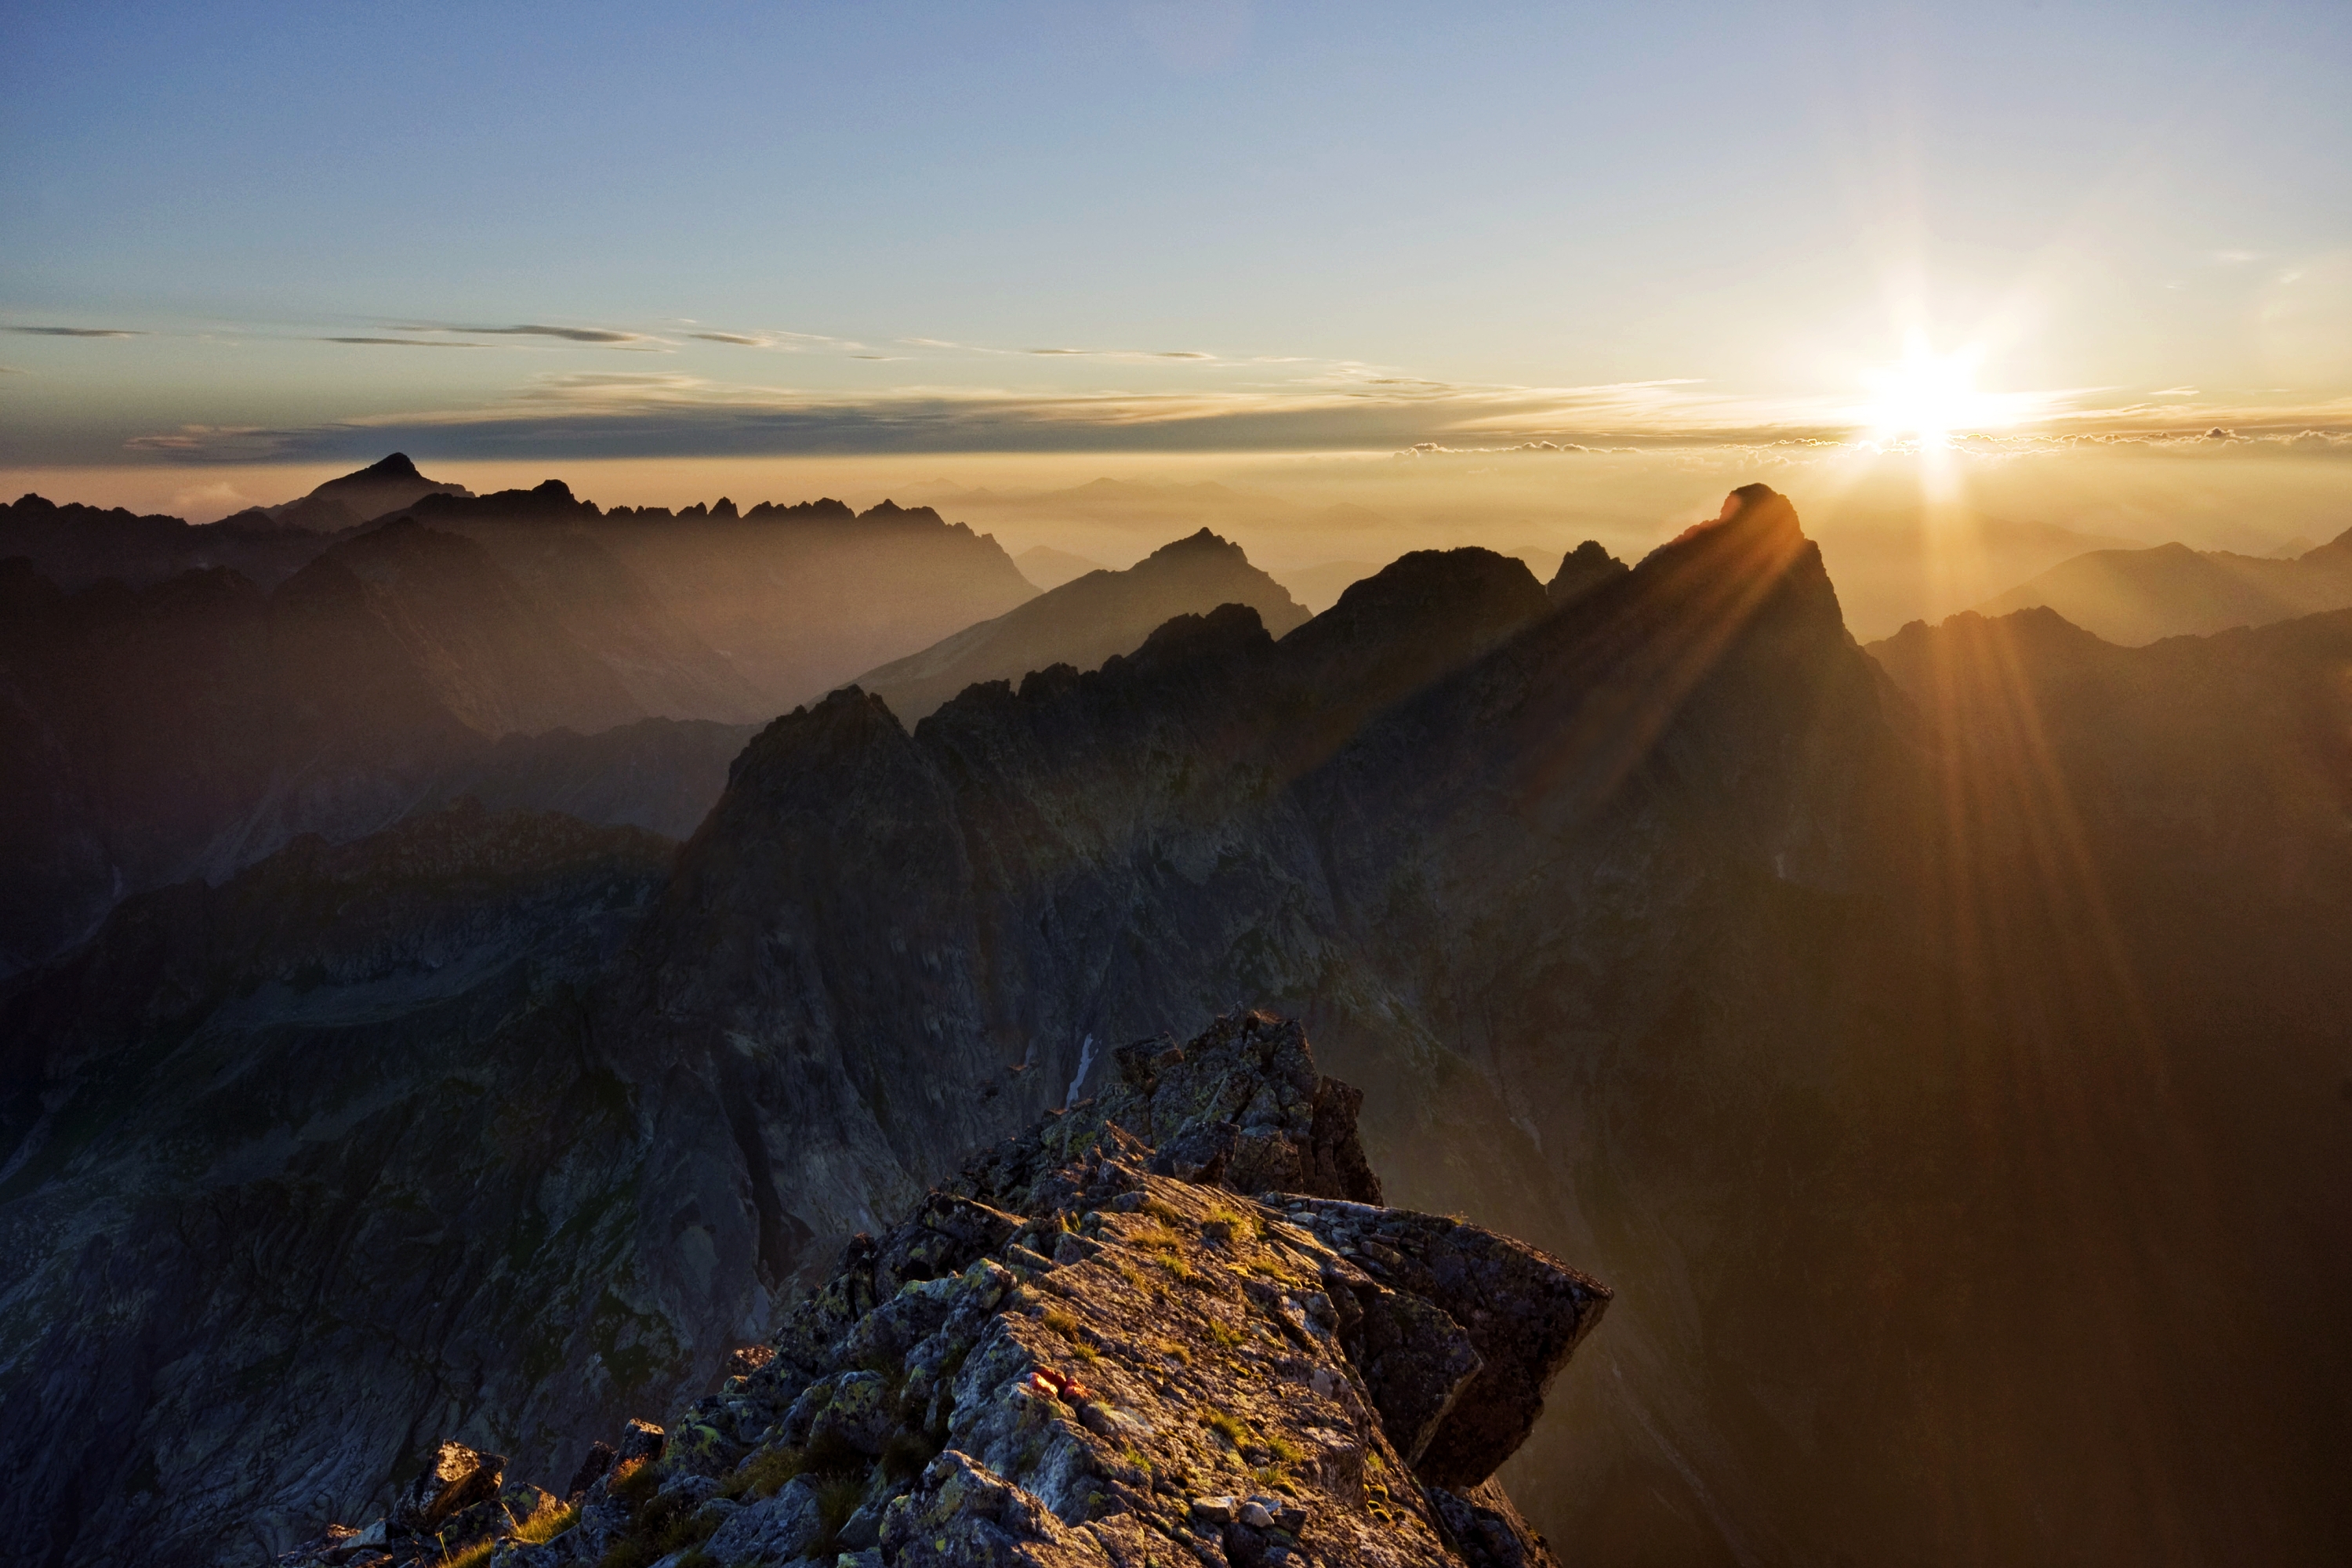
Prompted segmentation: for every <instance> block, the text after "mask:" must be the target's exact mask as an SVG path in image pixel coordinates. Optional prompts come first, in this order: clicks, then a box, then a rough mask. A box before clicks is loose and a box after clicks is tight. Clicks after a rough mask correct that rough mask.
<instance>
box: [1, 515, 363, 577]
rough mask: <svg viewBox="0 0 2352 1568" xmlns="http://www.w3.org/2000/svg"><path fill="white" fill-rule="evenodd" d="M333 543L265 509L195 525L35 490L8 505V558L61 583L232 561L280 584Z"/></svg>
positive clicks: (4, 529)
mask: <svg viewBox="0 0 2352 1568" xmlns="http://www.w3.org/2000/svg"><path fill="white" fill-rule="evenodd" d="M330 542H331V540H330V539H328V538H325V537H321V536H320V534H318V533H314V532H312V531H310V530H309V529H306V528H298V527H295V526H293V525H291V524H288V523H283V522H280V521H278V520H277V519H276V518H274V517H272V516H270V515H269V514H268V512H267V511H264V510H261V509H260V508H258V507H255V508H251V509H248V510H245V511H241V512H239V513H237V514H236V516H234V517H230V518H225V519H223V520H222V521H219V522H213V523H192V522H188V521H184V520H183V519H180V518H176V517H164V516H161V515H158V514H154V513H150V514H148V515H146V516H143V517H142V516H137V515H134V514H132V513H131V512H129V511H126V510H123V509H122V508H121V507H113V508H105V507H95V506H82V505H79V504H78V503H76V502H71V501H68V502H66V503H64V504H62V505H60V504H58V503H57V502H55V501H51V500H45V499H43V498H42V497H40V496H37V495H27V496H25V497H23V498H22V499H20V500H16V501H15V502H13V503H10V504H7V505H0V561H5V560H7V559H9V558H10V557H12V556H21V557H23V558H24V559H25V560H26V562H28V563H30V564H31V565H32V566H33V568H34V569H35V570H36V571H37V572H38V573H39V574H41V575H42V576H44V577H46V578H47V579H48V580H49V581H50V582H51V583H54V584H57V585H58V586H59V587H61V588H67V589H73V588H86V587H88V586H89V584H92V583H98V582H103V581H105V580H106V579H108V578H112V579H113V580H114V581H116V582H119V583H122V584H127V585H129V586H131V587H133V588H143V587H146V586H148V585H149V584H154V583H160V582H162V581H163V579H164V578H166V577H176V576H178V575H179V574H181V573H183V572H201V571H205V570H208V569H209V568H212V567H215V566H225V567H227V568H229V569H230V570H232V571H234V572H236V574H239V575H240V576H243V577H245V578H247V579H248V580H250V581H252V582H254V583H257V584H260V585H261V586H262V587H265V588H268V587H274V586H276V585H277V584H278V583H280V582H282V581H284V580H285V579H286V578H287V577H289V576H290V575H292V574H294V573H295V572H297V571H299V569H300V568H301V566H302V564H303V563H305V562H307V561H309V560H310V558H311V557H313V556H315V555H317V554H318V553H319V552H320V551H321V550H323V549H325V548H326V547H327V545H328V544H329V543H330Z"/></svg>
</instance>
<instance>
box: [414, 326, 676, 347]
mask: <svg viewBox="0 0 2352 1568" xmlns="http://www.w3.org/2000/svg"><path fill="white" fill-rule="evenodd" d="M400 330H401V331H404V332H457V333H462V334H464V335H465V336H467V337H479V338H560V339H562V341H563V342H568V343H645V342H658V341H659V340H658V339H656V338H653V337H651V336H649V335H647V334H646V333H644V332H624V331H615V330H614V329H613V328H610V327H550V326H544V325H541V324H540V323H537V322H524V323H523V324H521V325H520V326H513V327H458V326H416V327H403V328H401V329H400Z"/></svg>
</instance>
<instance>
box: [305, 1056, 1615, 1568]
mask: <svg viewBox="0 0 2352 1568" xmlns="http://www.w3.org/2000/svg"><path fill="white" fill-rule="evenodd" d="M1355 1106H1356V1096H1355V1094H1354V1092H1353V1091H1352V1090H1350V1089H1347V1088H1346V1086H1344V1085H1341V1084H1339V1083H1337V1082H1335V1081H1333V1080H1332V1079H1327V1078H1322V1077H1320V1076H1319V1075H1318V1074H1317V1073H1316V1071H1315V1068H1314V1062H1313V1059H1312V1058H1311V1057H1310V1056H1309V1054H1308V1051H1307V1042H1306V1039H1305V1036H1304V1034H1303V1032H1302V1031H1301V1030H1300V1028H1299V1026H1297V1024H1295V1023H1285V1022H1281V1021H1278V1020H1276V1019H1274V1018H1271V1017H1268V1016H1265V1015H1261V1014H1241V1015H1235V1016H1230V1017H1226V1018H1223V1019H1220V1020H1218V1022H1217V1023H1216V1024H1215V1025H1213V1026H1212V1027H1211V1028H1210V1029H1209V1030H1208V1031H1207V1032H1206V1033H1205V1034H1203V1035H1202V1036H1201V1037H1199V1038H1198V1039H1195V1040H1193V1041H1192V1043H1191V1044H1190V1045H1188V1046H1184V1047H1177V1046H1175V1045H1174V1044H1173V1043H1172V1042H1169V1041H1160V1042H1147V1043H1145V1044H1144V1045H1141V1046H1139V1047H1129V1048H1128V1049H1126V1050H1123V1051H1121V1052H1119V1053H1118V1077H1117V1080H1116V1081H1115V1082H1114V1083H1112V1084H1110V1085H1109V1086H1108V1087H1107V1088H1106V1089H1105V1090H1104V1092H1103V1093H1102V1094H1101V1095H1100V1096H1098V1097H1097V1098H1096V1099H1095V1100H1090V1101H1088V1102H1087V1103H1085V1104H1083V1105H1081V1106H1079V1107H1077V1108H1076V1109H1075V1110H1071V1111H1069V1112H1067V1113H1064V1114H1059V1115H1055V1116H1050V1117H1048V1118H1046V1119H1045V1121H1043V1122H1041V1123H1039V1124H1038V1125H1036V1126H1034V1127H1033V1128H1032V1129H1031V1130H1030V1131H1028V1132H1026V1133H1025V1134H1024V1135H1022V1136H1021V1137H1019V1138H1016V1139H1013V1140H1011V1141H1009V1142H1006V1143H1005V1144H1003V1146H1001V1147H999V1148H997V1149H995V1150H992V1151H991V1152H989V1153H988V1154H987V1155H986V1156H984V1157H983V1158H982V1159H981V1160H979V1161H976V1162H975V1163H973V1164H972V1165H971V1167H970V1168H969V1169H968V1170H967V1171H966V1172H965V1173H964V1174H963V1175H962V1176H961V1178H959V1179H958V1180H957V1181H955V1182H952V1183H950V1184H947V1185H946V1186H944V1187H942V1188H940V1189H939V1190H936V1191H934V1192H932V1193H931V1194H929V1195H927V1196H926V1197H925V1198H924V1199H923V1200H922V1201H921V1202H920V1203H919V1204H918V1205H916V1206H915V1208H914V1210H913V1212H912V1213H910V1214H909V1215H908V1217H907V1218H906V1219H905V1220H904V1221H903V1222H901V1223H900V1224H899V1225H898V1226H896V1227H894V1228H892V1229H891V1230H889V1231H887V1232H886V1233H885V1234H883V1235H882V1236H880V1237H871V1236H863V1235H861V1236H859V1237H856V1238H855V1239H854V1240H852V1241H851V1242H850V1244H849V1245H848V1247H847V1248H846V1249H845V1252H844V1254H843V1256H842V1258H841V1262H840V1266H839V1268H837V1270H836V1271H835V1274H834V1275H833V1277H832V1278H831V1279H828V1280H827V1281H826V1282H825V1283H824V1285H823V1286H822V1287H820V1288H819V1289H815V1290H814V1291H812V1292H810V1293H809V1294H808V1295H807V1296H805V1297H804V1298H803V1300H801V1301H800V1302H799V1303H798V1305H797V1306H795V1307H794V1308H793V1310H791V1311H790V1312H789V1313H788V1314H787V1320H786V1322H785V1326H784V1328H783V1329H782V1331H781V1332H780V1333H779V1334H778V1335H777V1336H776V1339H775V1342H774V1345H773V1346H772V1353H771V1354H769V1355H767V1356H765V1357H764V1358H762V1357H759V1356H750V1357H746V1358H744V1361H743V1363H742V1364H747V1365H751V1367H752V1368H753V1370H751V1371H750V1372H748V1373H740V1374H738V1375H735V1376H731V1377H730V1378H728V1379H727V1381H726V1384H725V1385H724V1387H723V1388H722V1389H721V1391H720V1392H719V1394H715V1395H713V1396H712V1397H710V1398H708V1399H704V1400H702V1401H700V1402H699V1403H698V1404H697V1405H694V1406H693V1407H692V1408H691V1409H690V1410H689V1411H688V1412H687V1413H686V1414H685V1415H684V1417H683V1419H682V1420H681V1421H679V1422H678V1423H677V1426H675V1427H674V1429H673V1430H671V1431H669V1432H667V1433H665V1432H662V1431H660V1430H659V1429H657V1428H654V1427H652V1426H647V1425H646V1424H645V1423H642V1422H637V1423H632V1425H631V1428H630V1430H629V1431H628V1432H627V1433H625V1434H624V1436H623V1437H622V1439H621V1441H620V1443H619V1444H618V1446H617V1447H610V1446H607V1445H604V1444H598V1445H597V1446H596V1449H595V1450H594V1451H593V1452H592V1454H591V1457H590V1460H589V1463H588V1464H587V1465H585V1466H583V1469H582V1471H581V1475H580V1477H579V1478H577V1482H578V1486H579V1491H578V1494H577V1495H576V1496H575V1497H574V1498H573V1499H572V1500H571V1501H570V1502H568V1503H557V1502H555V1501H554V1500H552V1499H550V1500H547V1501H546V1502H545V1504H544V1505H543V1506H541V1508H540V1509H539V1510H536V1511H535V1512H532V1513H530V1514H527V1515H524V1516H522V1517H520V1518H518V1517H516V1516H515V1513H514V1510H513V1509H512V1508H511V1506H510V1505H509V1504H507V1503H504V1502H501V1501H499V1500H496V1497H495V1494H496V1492H497V1488H498V1469H497V1467H498V1466H499V1464H500V1463H502V1461H499V1460H496V1459H492V1458H484V1457H482V1456H478V1455H474V1454H472V1453H471V1452H470V1451H468V1450H465V1449H462V1448H460V1447H458V1446H457V1445H455V1444H446V1445H444V1446H443V1447H442V1449H441V1450H440V1453H439V1457H438V1458H437V1460H436V1465H435V1466H434V1467H433V1468H431V1469H429V1470H428V1471H427V1472H426V1474H425V1476H424V1477H421V1478H419V1479H418V1480H416V1481H415V1482H413V1483H411V1485H410V1487H409V1488H408V1489H406V1490H405V1491H404V1492H403V1493H402V1494H401V1497H400V1500H399V1502H398V1503H397V1504H396V1505H395V1507H394V1510H393V1513H392V1514H391V1515H390V1516H389V1517H388V1518H387V1519H385V1520H382V1521H377V1522H376V1523H375V1524H373V1525H372V1526H370V1527H369V1528H368V1529H367V1530H366V1531H357V1532H346V1531H343V1530H341V1528H340V1527H339V1528H338V1529H337V1530H334V1531H330V1532H329V1534H328V1535H327V1536H326V1537H324V1538H322V1539H321V1540H320V1541H317V1542H311V1543H310V1544H309V1545H307V1546H305V1547H304V1548H302V1549H301V1550H300V1551H299V1552H295V1553H293V1554H290V1555H289V1557H287V1558H285V1559H282V1560H281V1561H283V1562H285V1563H289V1565H291V1564H326V1563H333V1564H350V1563H362V1564H397V1563H425V1562H436V1563H437V1562H439V1561H441V1560H442V1558H443V1557H445V1556H446V1555H447V1554H449V1553H450V1552H453V1551H462V1550H463V1549H464V1548H465V1547H467V1546H474V1547H477V1548H478V1546H479V1544H480V1543H481V1542H485V1541H488V1542H495V1545H494V1547H493V1549H492V1550H491V1552H489V1553H488V1561H490V1562H492V1563H501V1564H509V1565H511V1568H555V1565H557V1564H567V1563H653V1562H656V1561H661V1562H667V1563H673V1564H676V1565H677V1568H684V1564H685V1563H690V1562H691V1563H701V1562H709V1563H726V1564H771V1563H772V1564H782V1563H803V1562H812V1561H814V1562H826V1561H833V1560H835V1558H839V1559H840V1561H842V1562H845V1563H846V1562H851V1561H856V1562H859V1563H872V1564H894V1565H897V1564H904V1565H914V1564H935V1563H936V1564H949V1563H953V1564H964V1563H1035V1564H1047V1563H1052V1564H1065V1563H1066V1564H1079V1563H1088V1564H1104V1565H1106V1568H1109V1565H1116V1568H1142V1565H1143V1564H1146V1563H1155V1562H1156V1563H1181V1562H1199V1563H1213V1564H1221V1565H1222V1564H1228V1563H1231V1564H1242V1565H1246V1568H1258V1565H1260V1564H1270V1565H1279V1564H1285V1563H1299V1564H1306V1563H1375V1564H1405V1563H1433V1564H1444V1563H1474V1564H1479V1565H1482V1568H1484V1565H1486V1564H1498V1565H1499V1564H1537V1563H1551V1562H1552V1561H1553V1559H1552V1557H1551V1555H1550V1552H1549V1549H1548V1548H1547V1547H1546V1546H1545V1545H1544V1543H1543V1542H1542V1541H1541V1539H1540V1538H1539V1537H1538V1536H1537V1535H1536V1534H1535V1533H1534V1532H1533V1531H1531V1530H1529V1529H1528V1527H1527V1525H1526V1523H1525V1522H1524V1521H1522V1520H1521V1519H1520V1518H1519V1516H1518V1513H1517V1510H1515V1509H1514V1508H1513V1507H1512V1505H1511V1503H1510V1500H1508V1499H1507V1497H1505V1496H1504V1495H1503V1492H1502V1489H1501V1487H1500V1486H1499V1485H1498V1484H1496V1482H1495V1481H1494V1480H1493V1479H1492V1478H1493V1474H1494V1470H1495V1468H1496V1466H1497V1465H1498V1464H1500V1463H1501V1462H1502V1461H1503V1460H1504V1459H1505V1458H1507V1457H1508V1456H1509V1455H1510V1453H1511V1452H1512V1450H1514V1449H1515V1448H1517V1447H1518V1444H1519V1441H1520V1439H1521V1438H1522V1437H1524V1436H1525V1435H1526V1432H1527V1430H1528V1426H1530V1425H1531V1424H1532V1422H1533V1421H1534V1418H1535V1416H1536V1415H1537V1413H1538V1411H1539V1410H1540V1409H1541V1407H1542V1404H1543V1399H1544V1395H1545V1393H1546V1391H1547V1390H1548V1389H1549V1385H1550V1384H1551V1381H1552V1379H1553V1377H1554V1376H1556V1375H1557V1374H1558V1373H1559V1369H1560V1367H1561V1366H1562V1364H1564V1363H1566V1361H1567V1360H1568V1358H1569V1355H1570V1352H1572V1351H1573V1350H1574V1349H1575V1348H1576V1345H1577V1344H1578V1342H1580V1340H1582V1338H1583V1337H1584V1336H1585V1335H1586V1334H1587V1333H1589V1332H1591V1329H1592V1327H1593V1325H1594V1324H1595V1323H1596V1322H1597V1321H1599V1320H1600V1317H1601V1311H1602V1310H1603V1309H1604V1308H1605V1307H1606V1306H1607V1304H1608V1301H1609V1292H1608V1290H1607V1289H1605V1288H1604V1287H1602V1286H1601V1285H1599V1284H1597V1283H1596V1282H1594V1281H1593V1280H1591V1279H1586V1278H1585V1277H1584V1276H1582V1275H1580V1274H1579V1273H1577V1272H1576V1271H1575V1270H1573V1269H1570V1268H1567V1267H1565V1266H1563V1265H1562V1264H1560V1263H1559V1262H1558V1261H1556V1260H1555V1259H1552V1258H1548V1257H1546V1256H1545V1255H1544V1254H1542V1253H1540V1252H1538V1251H1536V1250H1535V1249H1534V1248H1532V1247H1527V1246H1525V1245H1524V1244H1522V1243H1519V1242H1517V1241H1513V1240H1511V1239H1510V1238H1508V1237H1502V1236H1497V1235H1496V1234H1495V1233H1494V1232H1492V1231H1488V1230H1485V1229H1482V1228H1481V1227H1479V1226H1474V1225H1470V1224H1467V1223H1465V1222H1463V1221H1459V1220H1453V1219H1446V1218H1442V1217H1438V1216H1435V1215H1417V1214H1409V1213H1405V1212H1402V1211H1399V1210H1394V1209H1388V1208H1383V1207H1381V1206H1380V1205H1379V1204H1378V1202H1377V1198H1378V1186H1377V1184H1376V1183H1375V1182H1374V1181H1373V1178H1372V1176H1371V1173H1370V1170H1369V1168H1368V1167H1367V1165H1366V1164H1365V1162H1364V1159H1363V1152H1362V1150H1361V1147H1360V1144H1359V1143H1358V1142H1357V1140H1356V1133H1355ZM1147 1139H1149V1140H1150V1142H1147ZM1204 1154H1205V1156H1206V1157H1205V1158H1203V1157H1202V1156H1203V1155H1204ZM1265 1173H1276V1174H1278V1175H1279V1176H1281V1177H1283V1178H1286V1181H1283V1182H1273V1183H1265V1184H1263V1185H1261V1179H1262V1177H1263V1175H1264V1174H1265ZM1236 1184H1239V1185H1240V1186H1241V1187H1244V1188H1250V1189H1255V1190H1250V1191H1243V1190H1236ZM1285 1185H1286V1186H1287V1187H1288V1189H1289V1190H1287V1191H1286V1190H1282V1188H1283V1187H1284V1186H1285ZM1367 1197H1369V1198H1371V1199H1373V1200H1375V1201H1371V1202H1365V1201H1360V1199H1363V1198H1367ZM445 1520H446V1521H455V1522H456V1524H457V1534H456V1536H454V1537H453V1535H452V1533H451V1530H450V1527H449V1525H448V1524H446V1523H445V1522H444V1521H445ZM845 1554H848V1555H845Z"/></svg>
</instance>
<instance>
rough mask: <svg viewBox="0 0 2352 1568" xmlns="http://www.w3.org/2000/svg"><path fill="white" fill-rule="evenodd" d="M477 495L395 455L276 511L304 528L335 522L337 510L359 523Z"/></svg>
mask: <svg viewBox="0 0 2352 1568" xmlns="http://www.w3.org/2000/svg"><path fill="white" fill-rule="evenodd" d="M473 493H474V492H473V491H471V490H469V489H467V488H466V487H465V486H463V485H458V484H449V483H446V482H444V481H442V480H438V479H426V478H425V476H424V475H423V474H420V473H418V472H417V471H416V465H415V463H413V462H411V461H409V458H408V454H407V453H405V452H394V454H393V455H392V456H391V457H389V458H384V459H383V461H382V462H380V463H372V464H370V465H369V466H368V467H366V468H362V469H360V470H358V471H357V472H356V473H349V474H345V475H343V476H342V477H341V479H329V480H328V481H327V482H326V483H325V484H323V485H320V487H319V488H318V489H314V490H312V491H311V492H310V494H309V495H307V496H304V497H303V498H302V499H301V500H294V501H289V502H287V503H286V504H285V505H284V506H281V507H276V508H273V509H272V512H273V515H275V516H276V517H277V518H278V521H280V522H289V523H295V524H298V525H299V526H301V527H304V528H318V527H320V526H322V525H327V526H340V525H334V524H332V523H331V519H332V518H333V516H334V510H333V509H337V508H340V509H341V510H343V511H345V512H348V513H349V514H350V515H351V520H352V521H355V522H369V521H373V520H375V519H376V518H379V517H384V516H387V515H389V514H390V513H392V512H395V511H398V510H400V509H401V508H403V507H405V506H413V505H415V503H416V502H418V501H420V500H424V499H425V497H426V496H430V495H446V496H470V495H472V494H473Z"/></svg>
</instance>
